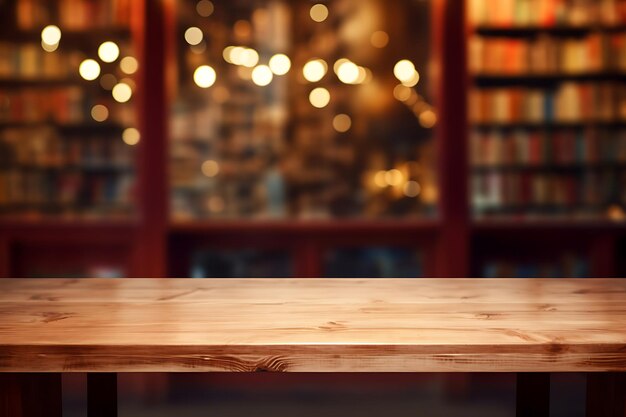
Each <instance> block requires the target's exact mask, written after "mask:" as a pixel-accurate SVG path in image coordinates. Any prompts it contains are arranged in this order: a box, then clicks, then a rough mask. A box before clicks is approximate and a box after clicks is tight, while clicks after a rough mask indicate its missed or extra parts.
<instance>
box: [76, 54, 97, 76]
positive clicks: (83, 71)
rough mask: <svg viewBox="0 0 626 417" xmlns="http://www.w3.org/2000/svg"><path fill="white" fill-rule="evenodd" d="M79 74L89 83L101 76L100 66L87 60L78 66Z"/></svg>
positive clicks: (93, 61)
mask: <svg viewBox="0 0 626 417" xmlns="http://www.w3.org/2000/svg"><path fill="white" fill-rule="evenodd" d="M78 73H79V74H80V76H81V77H83V78H84V79H85V80H87V81H93V80H95V79H96V78H98V76H99V75H100V64H98V63H97V62H96V61H95V60H93V59H85V60H84V61H83V62H81V63H80V65H79V66H78Z"/></svg>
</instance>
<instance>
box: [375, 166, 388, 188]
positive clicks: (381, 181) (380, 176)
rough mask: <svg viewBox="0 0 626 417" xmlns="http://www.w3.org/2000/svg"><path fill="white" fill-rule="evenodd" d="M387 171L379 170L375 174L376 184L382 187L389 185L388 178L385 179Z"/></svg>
mask: <svg viewBox="0 0 626 417" xmlns="http://www.w3.org/2000/svg"><path fill="white" fill-rule="evenodd" d="M386 174H387V171H384V170H383V171H378V172H377V173H376V174H374V184H376V185H377V186H378V187H380V188H384V187H386V186H387V180H386V179H385V175H386Z"/></svg>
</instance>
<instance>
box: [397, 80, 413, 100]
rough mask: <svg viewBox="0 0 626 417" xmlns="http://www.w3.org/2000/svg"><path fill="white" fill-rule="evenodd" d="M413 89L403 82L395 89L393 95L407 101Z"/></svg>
mask: <svg viewBox="0 0 626 417" xmlns="http://www.w3.org/2000/svg"><path fill="white" fill-rule="evenodd" d="M411 91H412V90H411V89H410V88H409V87H407V86H404V85H402V84H398V85H396V86H395V87H394V89H393V96H394V97H395V98H396V100H398V101H407V100H408V99H409V97H411Z"/></svg>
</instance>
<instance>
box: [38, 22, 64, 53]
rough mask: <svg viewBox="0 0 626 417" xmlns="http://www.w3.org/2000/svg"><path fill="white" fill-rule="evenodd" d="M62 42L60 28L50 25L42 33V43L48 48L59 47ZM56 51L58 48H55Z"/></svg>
mask: <svg viewBox="0 0 626 417" xmlns="http://www.w3.org/2000/svg"><path fill="white" fill-rule="evenodd" d="M60 41H61V29H59V27H58V26H54V25H49V26H46V27H45V28H43V30H42V31H41V42H43V43H44V44H46V45H48V46H54V45H58V44H59V42H60ZM55 49H56V48H55Z"/></svg>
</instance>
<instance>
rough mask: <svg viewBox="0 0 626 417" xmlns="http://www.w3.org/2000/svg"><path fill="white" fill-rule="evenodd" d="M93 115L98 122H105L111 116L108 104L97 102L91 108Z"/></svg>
mask: <svg viewBox="0 0 626 417" xmlns="http://www.w3.org/2000/svg"><path fill="white" fill-rule="evenodd" d="M91 117H92V118H93V119H94V120H95V121H96V122H104V121H105V120H106V119H108V118H109V109H107V108H106V106H104V105H102V104H96V105H95V106H93V107H92V108H91Z"/></svg>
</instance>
